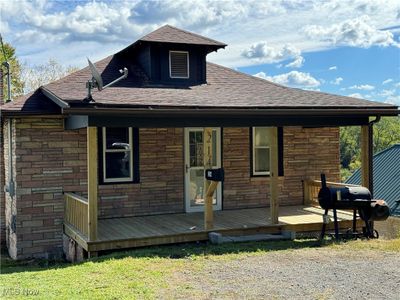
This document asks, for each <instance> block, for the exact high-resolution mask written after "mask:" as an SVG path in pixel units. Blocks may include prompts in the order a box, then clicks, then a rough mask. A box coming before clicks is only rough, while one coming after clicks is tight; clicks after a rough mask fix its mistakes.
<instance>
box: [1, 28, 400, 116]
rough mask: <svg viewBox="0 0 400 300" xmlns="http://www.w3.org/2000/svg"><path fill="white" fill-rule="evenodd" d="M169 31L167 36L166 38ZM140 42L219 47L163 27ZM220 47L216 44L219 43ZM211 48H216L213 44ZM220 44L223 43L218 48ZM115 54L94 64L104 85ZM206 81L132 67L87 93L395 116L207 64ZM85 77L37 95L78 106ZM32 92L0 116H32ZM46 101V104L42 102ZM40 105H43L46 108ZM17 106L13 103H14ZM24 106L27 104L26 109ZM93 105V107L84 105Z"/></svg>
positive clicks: (135, 104) (113, 72)
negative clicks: (187, 81)
mask: <svg viewBox="0 0 400 300" xmlns="http://www.w3.org/2000/svg"><path fill="white" fill-rule="evenodd" d="M167 33H169V35H168V34H167ZM141 40H148V41H150V40H151V41H163V42H164V41H165V40H168V41H174V42H177V41H178V40H179V41H181V42H183V41H185V42H187V43H189V42H190V43H196V42H197V43H203V44H204V43H210V44H212V43H219V42H216V41H213V40H211V39H208V38H204V37H201V36H198V35H195V34H192V33H188V32H186V31H183V30H179V29H177V28H174V27H172V26H164V27H161V28H160V29H158V30H156V31H154V32H152V33H150V34H148V35H146V36H145V37H143V38H142V39H141ZM219 44H220V45H221V44H222V43H219ZM214 45H216V44H214ZM223 45H224V44H223ZM125 64H126V61H124V60H123V59H122V58H121V56H119V55H118V54H116V55H111V56H109V57H107V58H105V59H103V60H101V61H99V62H97V63H96V64H95V65H96V67H97V68H98V70H99V71H100V73H101V75H102V78H103V80H104V83H105V84H106V83H108V82H110V81H111V80H113V79H115V78H116V77H118V76H120V74H119V72H118V70H119V69H121V68H123V67H125ZM206 72H207V83H206V84H201V85H193V86H171V85H169V86H165V85H164V86H163V85H155V84H152V83H151V82H149V80H148V78H147V76H146V74H145V72H144V71H143V70H142V69H141V68H140V67H139V66H138V65H135V64H131V65H130V66H129V75H128V78H127V79H125V80H123V81H121V82H119V83H118V84H117V85H115V86H112V87H110V88H108V89H105V90H103V91H101V92H98V91H93V99H94V100H95V104H94V106H95V107H96V106H102V107H127V108H129V107H130V108H139V107H144V108H148V107H152V108H155V107H157V108H171V107H173V108H187V109H198V108H210V109H221V108H223V109H238V108H240V109H263V110H276V109H289V110H296V111H298V110H300V109H303V110H304V109H310V110H315V109H336V110H337V109H353V110H360V111H368V113H369V112H371V115H372V114H373V110H374V109H375V110H381V111H382V110H383V112H382V113H380V114H382V115H385V113H386V111H387V112H388V113H387V115H393V114H397V113H396V112H397V107H396V106H393V105H390V104H385V103H380V102H373V101H367V100H363V99H357V98H351V97H345V96H338V95H333V94H327V93H321V92H316V91H306V90H301V89H296V88H289V87H285V86H281V85H278V84H275V83H272V82H269V81H267V80H264V79H260V78H257V77H254V76H250V75H247V74H244V73H240V72H237V71H234V70H232V69H229V68H226V67H223V66H220V65H217V64H213V63H207V71H206ZM90 78H91V73H90V70H89V68H88V67H86V68H84V69H82V70H80V71H77V72H75V73H73V74H70V75H68V76H66V77H64V78H62V79H60V80H57V81H55V82H52V83H50V84H47V85H45V86H43V87H41V89H40V90H41V93H43V94H44V96H46V97H47V98H50V99H51V100H53V101H55V103H57V104H58V105H59V106H60V107H62V108H65V107H67V108H68V109H69V108H71V109H72V108H74V107H82V105H83V103H82V100H83V99H84V98H85V97H86V96H87V89H86V87H85V85H86V82H87V80H88V79H90ZM37 96H38V94H32V95H26V96H24V97H22V98H19V99H17V100H16V101H15V103H14V104H6V105H3V106H1V107H0V108H1V111H2V113H3V114H7V113H25V114H26V113H29V112H30V111H32V113H37V111H38V109H37V107H42V106H43V105H42V106H40V105H35V106H34V107H35V109H34V110H32V109H31V108H32V107H33V106H32V104H33V102H35V101H46V100H41V99H42V98H46V97H42V98H41V97H37ZM47 102H48V100H47ZM47 102H46V105H47ZM17 103H18V104H17ZM27 103H30V104H29V105H27ZM90 107H93V106H90Z"/></svg>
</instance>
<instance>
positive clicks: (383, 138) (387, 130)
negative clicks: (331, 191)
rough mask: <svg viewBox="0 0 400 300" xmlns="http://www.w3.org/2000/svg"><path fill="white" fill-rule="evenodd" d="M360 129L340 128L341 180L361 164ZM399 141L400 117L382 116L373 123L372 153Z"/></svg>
mask: <svg viewBox="0 0 400 300" xmlns="http://www.w3.org/2000/svg"><path fill="white" fill-rule="evenodd" d="M360 140H361V131H360V127H359V126H351V127H341V128H340V163H341V175H342V181H345V180H346V179H347V178H348V177H349V176H350V175H351V174H352V173H353V172H354V171H355V170H356V169H358V168H359V167H360V166H361V147H360ZM397 143H400V117H386V118H382V119H381V120H380V122H378V123H376V124H375V125H374V139H373V151H374V154H375V153H378V152H380V151H382V150H385V149H386V148H388V147H390V146H392V145H394V144H397Z"/></svg>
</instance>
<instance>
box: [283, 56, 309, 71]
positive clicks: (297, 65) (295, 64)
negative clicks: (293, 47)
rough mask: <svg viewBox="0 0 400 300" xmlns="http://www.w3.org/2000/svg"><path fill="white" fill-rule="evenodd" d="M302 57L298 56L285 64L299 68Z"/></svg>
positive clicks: (287, 66) (302, 61) (302, 62)
mask: <svg viewBox="0 0 400 300" xmlns="http://www.w3.org/2000/svg"><path fill="white" fill-rule="evenodd" d="M304 61H305V59H304V57H303V56H298V57H297V58H296V59H295V60H294V61H292V62H291V63H288V64H287V65H285V67H286V68H301V67H302V66H303V64H304Z"/></svg>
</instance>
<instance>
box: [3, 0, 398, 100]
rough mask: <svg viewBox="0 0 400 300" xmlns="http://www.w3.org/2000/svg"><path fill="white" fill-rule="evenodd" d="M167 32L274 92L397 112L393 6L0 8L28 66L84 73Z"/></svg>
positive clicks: (275, 3) (173, 1)
mask: <svg viewBox="0 0 400 300" xmlns="http://www.w3.org/2000/svg"><path fill="white" fill-rule="evenodd" d="M165 24H170V25H173V26H176V27H179V28H182V29H186V30H189V31H192V32H195V33H198V34H201V35H204V36H207V37H210V38H213V39H215V40H218V41H221V42H224V43H226V44H228V46H227V47H226V48H225V49H221V50H219V51H218V52H216V53H212V54H210V55H208V57H207V59H208V60H209V61H212V62H215V63H218V64H221V65H224V66H227V67H230V68H234V69H236V70H239V71H241V72H245V73H248V74H251V75H254V76H257V77H261V78H264V79H266V80H270V81H274V82H276V83H279V84H282V85H286V86H291V87H296V88H302V89H309V90H318V91H323V92H328V93H334V94H340V95H345V96H351V97H358V98H364V99H368V100H374V101H380V102H386V103H392V104H397V105H400V1H399V0H351V1H347V0H331V1H329V0H326V1H324V0H320V1H313V0H240V1H239V0H203V1H202V0H159V1H158V0H152V1H149V0H145V1H144V0H131V1H100V0H98V1H55V0H53V1H49V0H35V1H25V0H0V32H1V34H2V36H3V39H4V40H5V41H6V42H8V43H11V44H12V45H13V46H14V47H15V48H16V51H17V56H18V58H19V60H20V61H21V62H23V63H25V64H27V65H29V66H35V65H40V64H43V63H46V62H47V61H48V60H49V59H55V60H56V61H58V62H59V63H61V64H62V65H64V66H78V67H84V66H86V63H87V61H86V57H89V58H90V59H91V60H93V61H97V60H99V59H102V58H104V57H106V56H108V55H110V54H113V53H115V52H117V51H118V50H120V49H123V48H125V47H126V46H128V45H129V44H131V43H133V42H135V41H136V40H137V39H138V38H140V37H141V36H143V35H145V34H147V33H149V32H151V31H152V30H155V29H157V28H158V27H160V26H162V25H165Z"/></svg>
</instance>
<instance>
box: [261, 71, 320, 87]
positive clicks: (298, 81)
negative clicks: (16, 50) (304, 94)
mask: <svg viewBox="0 0 400 300" xmlns="http://www.w3.org/2000/svg"><path fill="white" fill-rule="evenodd" d="M254 76H256V77H259V78H262V79H266V80H269V81H272V82H275V83H278V84H282V85H286V86H291V87H300V88H315V87H317V86H319V85H320V84H321V83H320V82H319V81H318V80H317V79H315V78H314V77H312V76H311V75H310V73H303V72H299V71H290V72H289V73H284V74H279V75H275V76H268V75H267V74H266V73H264V72H259V73H257V74H254Z"/></svg>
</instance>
